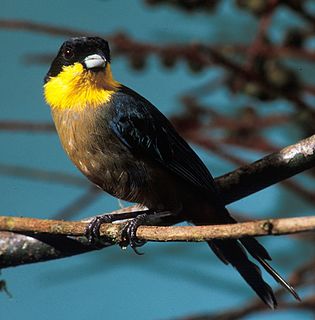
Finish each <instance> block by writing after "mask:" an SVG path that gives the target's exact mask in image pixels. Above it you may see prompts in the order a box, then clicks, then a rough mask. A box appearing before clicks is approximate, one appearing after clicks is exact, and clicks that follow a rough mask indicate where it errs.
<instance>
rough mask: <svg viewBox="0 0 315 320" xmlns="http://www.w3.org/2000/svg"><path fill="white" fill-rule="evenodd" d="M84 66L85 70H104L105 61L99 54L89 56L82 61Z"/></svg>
mask: <svg viewBox="0 0 315 320" xmlns="http://www.w3.org/2000/svg"><path fill="white" fill-rule="evenodd" d="M84 64H85V66H86V68H87V69H94V68H105V65H106V59H105V58H104V57H102V56H100V55H99V54H91V55H90V56H87V57H86V58H85V59H84Z"/></svg>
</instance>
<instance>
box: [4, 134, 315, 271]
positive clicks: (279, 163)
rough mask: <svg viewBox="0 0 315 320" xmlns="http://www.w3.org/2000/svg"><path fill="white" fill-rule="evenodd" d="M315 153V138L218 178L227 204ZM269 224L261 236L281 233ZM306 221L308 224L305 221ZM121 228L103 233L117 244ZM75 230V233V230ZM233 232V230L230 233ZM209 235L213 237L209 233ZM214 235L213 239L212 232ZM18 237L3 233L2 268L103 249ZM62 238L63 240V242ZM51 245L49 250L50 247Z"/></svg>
mask: <svg viewBox="0 0 315 320" xmlns="http://www.w3.org/2000/svg"><path fill="white" fill-rule="evenodd" d="M314 151H315V135H313V136H311V137H309V138H307V139H304V140H301V141H300V142H298V143H297V144H294V145H291V146H288V147H286V148H284V149H282V150H281V151H279V152H276V153H273V154H271V155H268V156H266V157H265V158H262V159H261V160H259V161H256V162H254V163H252V164H250V165H246V166H243V167H241V168H239V169H237V170H235V171H233V172H231V173H228V174H226V175H224V176H223V177H220V178H218V179H216V182H217V183H218V187H219V189H220V191H221V193H222V196H223V200H224V202H225V204H229V203H231V202H233V201H236V200H239V199H241V198H243V197H246V196H248V195H250V194H252V193H255V192H257V191H259V190H262V189H264V188H266V187H268V186H270V185H272V184H275V183H277V182H279V181H282V180H284V179H286V178H289V177H291V176H293V175H295V174H297V173H300V172H302V171H304V170H306V169H309V168H311V167H313V166H314V165H315V155H314ZM132 209H133V210H135V209H134V207H133V208H125V209H124V210H119V211H120V212H126V211H132ZM138 210H139V209H138ZM296 219H302V220H303V219H306V218H296ZM308 219H310V220H308V221H307V223H314V220H312V219H314V217H310V218H308ZM302 220H298V221H299V222H301V221H302ZM10 221H11V222H12V220H10V219H9V225H10ZM269 221H272V220H265V222H267V227H268V226H270V228H269V227H268V228H267V231H265V233H261V232H263V231H261V230H263V228H261V227H260V233H261V234H260V235H263V234H272V233H273V232H275V231H274V230H277V228H278V227H277V226H276V228H275V227H274V224H273V223H271V225H269V224H268V222H269ZM289 221H291V222H292V221H294V220H289ZM303 221H304V222H305V220H303ZM310 221H312V222H310ZM178 222H180V221H178ZM295 222H296V221H295ZM64 223H65V225H66V226H67V228H69V224H70V227H72V224H73V223H72V222H64ZM260 223H261V222H260ZM307 223H306V225H304V227H303V228H304V229H303V228H302V229H300V230H297V231H293V229H290V230H291V231H292V232H300V231H306V230H314V227H312V226H308V225H307ZM76 226H77V227H78V226H80V228H81V229H80V230H79V231H80V232H78V229H76V232H77V233H71V232H70V233H69V234H71V235H74V234H77V235H82V234H83V229H84V227H85V224H84V223H82V222H81V224H80V223H79V224H78V225H76ZM236 226H237V225H235V226H229V228H231V229H233V228H237V227H236ZM271 226H272V227H271ZM121 227H122V226H121V225H120V226H118V225H109V226H108V225H104V226H103V228H102V231H103V232H105V233H106V234H107V232H108V233H109V235H112V237H111V239H116V240H117V241H115V242H119V240H120V239H119V237H118V238H117V236H118V233H119V232H117V231H118V229H119V228H120V229H119V230H121ZM291 227H292V226H291ZM104 228H105V229H104ZM151 228H152V227H151ZM194 228H195V227H194ZM207 228H214V229H215V228H216V227H207ZM55 229H56V226H55V227H54V228H53V230H55ZM57 229H58V225H57ZM149 229H150V228H149ZM53 230H50V232H52V231H53ZM68 230H69V229H68ZM152 230H157V229H154V227H153V229H151V231H152ZM158 230H159V229H158ZM163 230H168V229H163ZM176 230H177V229H176ZM178 230H179V229H178ZM196 230H198V229H196ZM234 230H235V229H234ZM270 230H271V231H270ZM281 230H282V231H281V232H282V233H286V231H285V229H281ZM16 231H17V230H16ZM20 231H23V232H25V233H26V231H29V230H27V229H23V230H20ZM35 231H36V230H35ZM37 231H40V230H37ZM72 231H73V232H74V230H72ZM190 231H191V230H190ZM199 231H200V230H199ZM212 231H213V230H212ZM212 231H211V232H212ZM221 231H222V230H221ZM230 231H231V230H229V232H230ZM115 232H116V233H115ZM140 232H144V230H142V231H141V229H139V234H138V236H139V237H144V238H145V239H149V237H145V236H148V234H145V233H144V234H141V233H140ZM207 232H208V231H207ZM252 232H254V231H252ZM159 233H160V231H159ZM254 234H255V232H254V233H252V234H251V235H254ZM207 235H208V236H209V233H208V234H207ZM211 235H212V236H213V234H212V233H211ZM220 236H221V237H222V233H221V234H220ZM239 236H240V234H238V235H237V236H236V237H239ZM15 237H16V235H15V236H10V237H8V236H7V233H6V234H0V267H8V266H12V265H18V264H25V263H31V262H37V261H45V260H49V259H55V258H60V257H65V256H70V255H74V254H79V253H82V252H86V251H90V250H95V249H98V248H99V247H98V248H95V247H91V246H88V244H87V243H86V240H85V238H84V237H81V238H79V239H77V238H73V237H72V238H69V237H67V236H60V235H53V234H49V235H44V237H43V235H37V236H36V239H37V240H34V239H33V238H30V237H27V236H22V235H19V236H18V240H16V241H15ZM21 237H24V238H21ZM60 237H62V239H61V238H60ZM198 237H199V238H200V240H199V241H203V240H204V239H205V234H204V235H203V238H202V236H201V237H200V235H199V236H198ZM82 238H83V240H82ZM61 240H62V241H61ZM151 240H156V239H153V238H152V239H151ZM186 240H187V239H186V238H182V239H181V241H186ZM74 241H75V242H76V241H79V242H78V243H77V246H78V248H77V247H76V246H75V245H74V243H73V242H74ZM111 241H112V240H111ZM164 241H165V240H164ZM39 242H40V243H39ZM61 242H62V245H60V243H61ZM41 245H43V246H46V250H50V251H51V252H52V254H51V255H49V254H48V255H47V253H46V252H45V250H43V251H39V247H40V246H41ZM47 245H48V246H49V247H47ZM108 245H109V243H106V244H105V246H108ZM25 247H26V248H27V250H24V251H23V250H22V249H23V248H25ZM56 248H57V249H56ZM25 251H27V255H26V254H25ZM21 252H22V253H23V252H24V255H22V256H20V257H19V256H18V255H19V253H21ZM39 252H40V253H39ZM14 254H15V255H16V254H17V256H14V257H13V255H14ZM11 261H13V262H11Z"/></svg>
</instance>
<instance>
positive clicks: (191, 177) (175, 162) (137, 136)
mask: <svg viewBox="0 0 315 320" xmlns="http://www.w3.org/2000/svg"><path fill="white" fill-rule="evenodd" d="M112 106H113V108H114V114H113V118H112V120H111V121H110V127H111V129H112V130H113V132H114V133H115V134H116V135H117V137H118V138H119V139H120V141H121V142H122V143H124V144H125V145H126V146H127V147H128V148H129V149H130V151H132V152H133V153H137V154H139V155H146V156H149V157H150V158H151V159H154V160H155V161H157V162H158V163H160V165H162V166H163V167H164V168H166V169H168V170H170V171H172V172H173V173H175V174H177V175H178V176H180V177H181V178H183V179H185V180H186V181H189V182H190V183H192V184H193V185H194V186H196V187H198V188H200V189H201V190H203V191H207V192H210V194H211V195H212V196H213V195H214V194H216V195H217V190H216V187H215V182H214V180H213V177H212V176H211V174H210V172H209V171H208V169H207V168H206V166H205V165H204V164H203V162H202V161H201V160H200V158H199V157H198V156H197V154H196V153H195V152H194V151H193V150H192V149H191V147H190V146H189V145H188V144H187V142H186V141H185V140H184V139H183V138H182V137H180V135H179V134H178V133H177V132H176V130H175V129H174V127H173V126H172V125H171V123H170V122H169V121H168V120H167V118H166V117H165V116H164V115H163V114H162V113H161V112H160V111H159V110H158V109H157V108H155V107H154V106H153V105H152V104H151V103H150V102H149V101H147V100H146V99H145V98H143V97H142V96H140V95H138V94H137V93H136V92H134V91H133V90H131V89H129V88H127V87H122V89H121V90H120V91H119V92H117V93H116V94H115V97H114V98H113V100H112Z"/></svg>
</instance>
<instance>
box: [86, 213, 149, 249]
mask: <svg viewBox="0 0 315 320" xmlns="http://www.w3.org/2000/svg"><path fill="white" fill-rule="evenodd" d="M146 211H147V210H144V211H134V212H128V213H113V214H104V215H100V216H96V217H94V218H93V219H92V220H91V221H90V222H89V224H88V225H87V227H86V229H85V236H86V237H87V239H88V241H89V243H90V244H96V243H97V242H98V241H99V240H100V227H101V225H102V224H103V223H112V222H114V221H120V220H121V221H122V220H126V219H131V218H135V217H137V216H138V215H141V214H143V213H144V212H146Z"/></svg>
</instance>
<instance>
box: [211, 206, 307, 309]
mask: <svg viewBox="0 0 315 320" xmlns="http://www.w3.org/2000/svg"><path fill="white" fill-rule="evenodd" d="M224 211H225V212H223V213H224V216H225V218H227V220H229V221H228V222H227V223H237V222H236V221H235V220H234V219H233V218H232V217H231V216H230V215H229V214H228V211H227V210H226V209H224ZM208 244H209V246H210V248H211V249H212V250H213V251H214V253H215V254H216V255H217V256H218V257H219V258H220V259H221V260H222V261H223V262H224V263H225V264H231V265H232V266H233V267H235V268H236V270H237V271H238V272H239V273H240V274H241V276H242V277H243V278H244V280H245V281H246V282H247V283H248V284H249V285H250V287H251V288H252V289H253V290H254V291H255V292H256V293H257V295H258V296H259V297H260V298H261V299H262V300H263V301H264V302H265V303H266V304H267V305H268V306H269V307H270V308H272V309H274V308H276V307H277V301H276V298H275V296H274V294H273V291H272V289H271V287H270V286H269V285H268V284H267V283H266V282H265V281H264V279H263V278H262V275H261V271H260V269H259V267H258V266H257V265H256V264H254V263H253V262H252V261H250V260H249V259H248V256H247V254H246V251H245V249H246V250H247V251H248V253H249V254H250V255H251V256H252V257H253V258H254V259H256V260H257V261H258V262H259V263H260V264H261V266H262V267H263V268H264V269H265V270H266V271H267V272H268V273H269V274H270V275H271V276H272V277H273V278H274V279H275V280H276V281H277V282H278V283H280V284H281V285H282V286H283V287H284V288H285V289H286V290H288V291H289V292H290V293H291V294H292V295H293V296H294V298H295V299H297V300H299V301H300V300H301V299H300V297H299V295H298V294H297V293H296V291H295V290H294V288H293V287H292V286H291V285H290V284H289V283H287V282H286V281H285V280H284V279H283V278H282V277H281V276H280V275H279V274H278V273H277V272H276V271H275V270H274V269H273V268H272V267H271V266H270V265H269V264H268V263H267V262H266V260H271V257H270V255H269V254H268V252H267V250H266V249H265V248H264V247H263V246H262V245H261V244H260V243H259V242H258V241H257V240H256V239H255V238H251V237H247V238H242V239H239V240H235V239H225V240H223V239H215V240H211V241H209V242H208Z"/></svg>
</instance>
